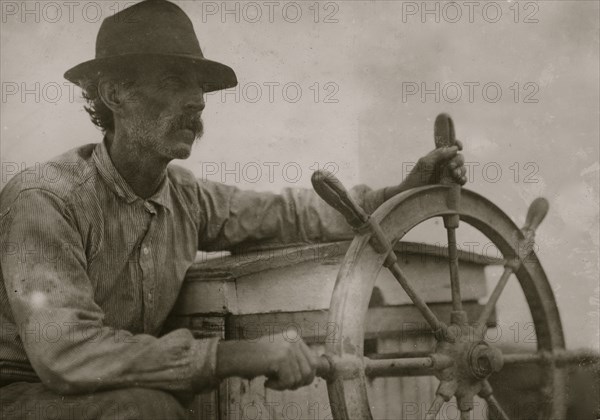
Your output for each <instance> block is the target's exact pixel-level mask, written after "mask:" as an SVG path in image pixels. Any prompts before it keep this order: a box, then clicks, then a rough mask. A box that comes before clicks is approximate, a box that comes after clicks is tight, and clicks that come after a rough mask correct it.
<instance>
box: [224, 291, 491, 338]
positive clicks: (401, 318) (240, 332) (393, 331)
mask: <svg viewBox="0 0 600 420" xmlns="http://www.w3.org/2000/svg"><path fill="white" fill-rule="evenodd" d="M463 307H464V310H465V311H466V312H467V315H468V317H469V319H471V320H476V319H477V317H478V315H479V313H480V312H481V310H482V309H483V306H482V305H480V304H478V303H477V302H473V301H471V302H464V304H463ZM430 308H431V310H432V311H433V312H434V313H435V314H436V315H437V316H438V317H439V318H440V319H441V320H444V321H449V319H450V311H451V310H452V305H451V304H450V303H433V304H430ZM328 316H329V314H328V311H325V310H322V311H299V312H277V313H268V314H248V315H232V316H230V317H229V318H228V319H227V325H226V336H227V337H228V338H231V339H236V340H239V339H250V340H252V339H256V338H257V337H260V336H262V335H269V334H282V333H283V331H284V330H286V329H291V330H293V331H295V332H298V333H299V334H300V335H301V336H302V338H303V339H304V340H305V341H307V342H309V343H314V342H318V343H325V342H328V341H330V340H335V339H337V338H338V337H337V334H338V328H337V327H336V325H334V324H332V323H329V322H328ZM488 325H489V326H490V327H491V326H495V314H492V316H491V317H490V320H489V322H488ZM424 331H429V325H428V324H427V323H426V322H425V320H424V319H423V317H422V315H421V313H420V312H419V311H418V309H417V308H416V307H415V306H413V305H400V306H384V307H371V308H370V309H369V312H368V316H367V322H366V330H365V338H373V337H390V336H395V337H400V338H402V337H403V336H406V335H412V334H415V333H423V332H424Z"/></svg>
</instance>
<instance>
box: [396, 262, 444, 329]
mask: <svg viewBox="0 0 600 420" xmlns="http://www.w3.org/2000/svg"><path fill="white" fill-rule="evenodd" d="M389 270H390V271H391V273H392V274H393V275H394V277H395V278H396V280H397V281H398V283H400V286H402V289H404V291H405V292H406V294H407V295H408V297H409V298H410V300H412V302H413V303H414V304H415V306H416V307H417V309H418V310H419V311H420V312H421V314H422V315H423V317H424V318H425V320H426V321H427V322H428V323H429V325H430V326H431V329H432V330H433V332H434V333H435V336H436V339H438V340H439V339H440V337H446V336H447V333H448V331H447V330H448V327H447V325H446V324H444V323H443V322H442V321H440V320H439V319H438V317H437V316H436V315H435V314H434V313H433V311H432V310H431V309H430V308H429V306H427V303H425V301H424V300H423V299H422V298H421V296H419V294H418V293H417V292H416V291H415V289H413V287H412V286H411V284H410V283H409V281H408V279H407V278H406V276H405V275H404V273H403V272H402V269H401V268H400V266H399V265H398V263H394V264H393V265H392V266H391V267H389Z"/></svg>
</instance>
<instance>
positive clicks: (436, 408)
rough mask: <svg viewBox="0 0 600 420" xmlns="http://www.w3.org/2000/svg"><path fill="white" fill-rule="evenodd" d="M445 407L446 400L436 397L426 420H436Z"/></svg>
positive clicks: (426, 415) (439, 396)
mask: <svg viewBox="0 0 600 420" xmlns="http://www.w3.org/2000/svg"><path fill="white" fill-rule="evenodd" d="M443 405H444V398H443V397H442V396H441V395H436V396H435V398H434V400H433V402H432V403H431V406H430V407H429V410H427V413H426V414H425V420H435V418H436V416H437V414H438V413H439V412H440V410H441V409H442V406H443Z"/></svg>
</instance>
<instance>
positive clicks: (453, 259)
mask: <svg viewBox="0 0 600 420" xmlns="http://www.w3.org/2000/svg"><path fill="white" fill-rule="evenodd" d="M446 231H447V233H448V264H449V266H450V288H451V291H452V309H453V310H454V311H462V298H461V296H460V277H459V274H458V252H457V249H456V228H454V227H446Z"/></svg>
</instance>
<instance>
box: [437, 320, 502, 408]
mask: <svg viewBox="0 0 600 420" xmlns="http://www.w3.org/2000/svg"><path fill="white" fill-rule="evenodd" d="M436 354H438V355H440V356H443V357H447V358H450V359H452V360H453V362H454V363H453V364H452V365H451V366H449V367H447V368H444V369H441V370H438V371H437V373H436V377H437V378H438V379H439V380H440V386H439V388H438V390H437V394H438V395H440V396H441V397H442V398H443V399H444V400H445V401H449V400H450V399H451V398H452V397H456V399H457V403H458V407H459V409H460V410H461V411H469V410H471V409H472V408H473V397H474V396H475V395H477V394H479V393H480V392H481V391H482V389H484V388H485V380H486V378H487V377H488V376H490V375H491V374H492V373H494V372H499V371H500V370H501V369H502V366H503V365H504V361H503V358H502V352H501V351H500V350H499V349H498V348H496V347H494V346H492V345H490V344H489V343H486V342H485V341H484V340H482V339H481V337H479V334H478V330H477V329H476V328H475V327H472V326H470V325H465V324H462V325H459V324H455V323H453V324H451V325H450V326H449V327H448V334H447V337H445V338H444V339H442V340H440V341H438V345H437V348H436Z"/></svg>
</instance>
